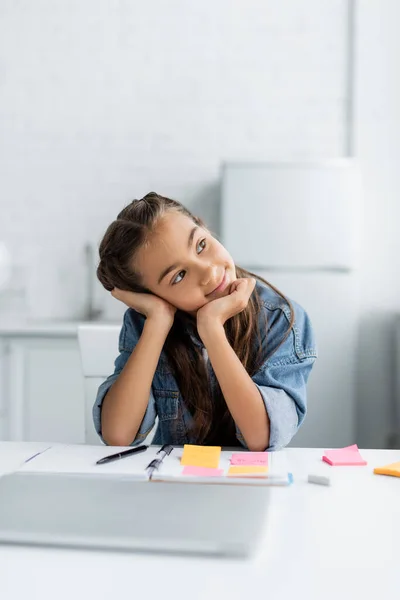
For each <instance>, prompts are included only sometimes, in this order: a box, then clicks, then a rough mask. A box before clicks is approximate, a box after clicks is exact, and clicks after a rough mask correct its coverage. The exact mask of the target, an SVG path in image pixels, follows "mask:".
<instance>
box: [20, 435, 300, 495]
mask: <svg viewBox="0 0 400 600" xmlns="http://www.w3.org/2000/svg"><path fill="white" fill-rule="evenodd" d="M129 449H130V448H129V447H107V446H88V445H58V446H54V447H52V448H49V449H48V450H46V451H45V452H43V453H41V454H39V455H38V456H36V457H35V458H33V459H32V460H30V461H29V462H28V463H24V464H23V465H21V466H20V468H19V469H18V471H19V472H23V473H65V474H81V475H94V476H99V475H100V476H103V475H104V476H111V477H113V476H114V477H119V478H121V477H124V478H125V477H127V478H129V479H132V480H137V481H150V480H151V481H154V482H156V481H179V482H180V483H182V482H187V483H219V484H220V483H225V484H231V485H240V484H245V485H289V484H290V483H291V482H292V477H291V474H290V473H289V472H288V469H287V467H286V463H285V460H284V456H283V455H282V453H280V452H274V453H267V454H268V471H267V473H266V474H265V475H263V476H260V475H259V474H258V475H256V476H254V477H253V476H251V475H250V476H249V475H246V476H243V477H238V476H236V477H230V476H228V470H229V468H230V466H231V458H232V454H235V455H238V454H243V456H245V455H246V454H247V453H246V452H245V451H244V452H241V451H240V449H235V450H224V451H222V452H221V455H220V460H219V465H218V469H219V470H220V471H222V473H220V474H219V475H218V476H204V475H202V476H198V475H186V474H184V467H183V466H182V464H181V457H182V454H183V448H182V447H174V448H173V449H172V451H171V453H170V454H169V455H165V454H164V453H163V452H161V453H160V447H159V446H148V448H147V450H146V451H145V452H141V453H138V454H132V455H131V456H127V457H124V458H122V459H120V460H116V461H113V462H110V463H106V464H101V465H97V464H96V461H98V460H99V459H101V458H104V457H105V456H109V455H111V454H115V453H117V452H122V451H124V450H129ZM160 458H161V459H160ZM154 460H156V461H157V463H158V465H157V468H156V469H155V470H152V469H148V467H149V465H150V463H151V462H152V461H154Z"/></svg>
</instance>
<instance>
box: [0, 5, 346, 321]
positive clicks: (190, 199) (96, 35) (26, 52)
mask: <svg viewBox="0 0 400 600" xmlns="http://www.w3.org/2000/svg"><path fill="white" fill-rule="evenodd" d="M0 11H1V18H0V65H1V66H0V132H1V137H0V202H1V204H0V239H1V240H4V241H5V242H6V243H7V244H8V245H9V247H10V250H11V252H12V254H13V257H14V261H15V265H16V267H18V268H16V269H15V274H14V282H13V284H14V286H17V287H18V286H20V287H21V289H22V290H23V289H24V288H27V300H28V301H29V304H28V306H29V310H30V312H31V314H32V315H35V314H36V315H43V314H44V315H47V316H49V317H51V316H65V317H72V316H74V315H79V312H80V311H81V309H82V306H83V282H84V270H83V245H84V243H85V241H87V240H91V241H92V242H97V241H98V240H99V238H100V236H101V234H102V232H103V230H104V229H105V227H106V226H107V224H108V223H109V222H110V221H111V220H112V219H113V218H114V216H115V215H116V214H117V212H118V211H119V210H120V208H121V207H122V206H123V205H124V204H125V203H127V202H128V201H129V200H131V199H133V198H134V197H139V196H141V195H143V194H144V193H146V192H148V191H150V190H156V191H159V192H160V193H163V194H167V195H168V194H169V195H171V196H173V197H176V198H178V199H180V200H182V201H183V202H185V203H187V204H188V206H189V207H191V208H193V209H194V210H195V211H196V212H198V213H199V214H200V215H201V216H203V217H204V218H205V219H206V220H207V221H208V222H209V224H210V225H211V227H212V228H214V229H215V230H218V228H219V222H218V210H219V209H218V200H219V187H218V185H219V182H218V179H219V167H220V163H221V161H222V160H224V159H228V158H238V159H239V158H240V159H250V158H255V157H256V158H258V159H260V158H261V159H262V158H279V157H286V158H288V157H301V158H308V157H309V158H311V157H324V156H329V157H331V156H338V155H342V154H343V153H344V148H345V135H346V131H345V127H346V123H345V105H346V100H347V98H346V51H347V48H346V43H347V40H346V31H347V29H346V27H347V22H346V20H347V3H346V2H345V0H331V1H330V2H329V3H327V2H319V1H318V0H303V1H302V2H298V0H288V1H286V2H278V1H275V2H273V1H272V0H269V1H266V0H246V1H245V0H241V1H239V0H236V1H229V0H192V1H188V0H168V2H166V1H163V0H152V1H148V2H143V1H139V0H119V1H118V0H108V1H106V0H86V1H84V2H82V0H68V1H66V0H36V1H35V2H31V0H20V1H19V2H15V1H14V0H2V3H1V8H0ZM35 256H36V259H34V257H35ZM35 265H36V266H35ZM29 273H30V274H31V276H30V279H29V278H27V274H29ZM29 280H30V281H33V282H34V284H35V285H34V286H33V287H32V286H31V284H29V285H28V283H27V282H28V281H29ZM96 293H97V296H98V300H99V302H101V303H103V304H104V307H105V309H106V314H107V315H108V316H109V317H113V316H115V315H119V314H120V311H119V308H118V307H117V306H116V303H115V302H114V301H112V299H111V301H110V300H109V299H108V298H106V296H107V295H106V294H105V293H103V292H102V290H101V288H100V286H98V287H97V290H96ZM0 297H1V294H0ZM4 297H5V296H4V293H3V304H1V303H0V309H1V307H3V311H4V310H5V309H6V304H7V302H5V301H4ZM9 297H10V296H9Z"/></svg>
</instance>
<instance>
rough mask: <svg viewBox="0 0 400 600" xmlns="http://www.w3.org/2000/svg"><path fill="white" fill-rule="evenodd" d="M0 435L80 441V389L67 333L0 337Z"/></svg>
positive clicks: (74, 343)
mask: <svg viewBox="0 0 400 600" xmlns="http://www.w3.org/2000/svg"><path fill="white" fill-rule="evenodd" d="M0 356H1V363H0V366H1V379H0V384H1V386H0V427H1V429H0V439H1V438H2V439H9V440H22V441H48V442H62V443H82V442H83V441H84V390H83V377H82V368H81V362H80V355H79V347H78V339H77V335H76V333H75V332H74V333H73V334H72V335H69V336H65V335H60V336H58V337H57V335H56V334H55V333H54V332H52V333H51V334H48V335H46V334H45V335H43V334H38V335H32V334H28V333H27V335H23V334H22V335H21V334H19V335H8V334H6V335H4V334H2V335H1V336H0Z"/></svg>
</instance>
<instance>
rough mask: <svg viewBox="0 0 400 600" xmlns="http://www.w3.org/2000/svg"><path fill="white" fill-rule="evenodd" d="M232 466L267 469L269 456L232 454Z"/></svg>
mask: <svg viewBox="0 0 400 600" xmlns="http://www.w3.org/2000/svg"><path fill="white" fill-rule="evenodd" d="M231 465H237V466H239V465H245V466H247V465H251V466H252V467H254V466H263V467H266V466H267V465H268V454H267V453H266V452H238V453H237V454H232V457H231Z"/></svg>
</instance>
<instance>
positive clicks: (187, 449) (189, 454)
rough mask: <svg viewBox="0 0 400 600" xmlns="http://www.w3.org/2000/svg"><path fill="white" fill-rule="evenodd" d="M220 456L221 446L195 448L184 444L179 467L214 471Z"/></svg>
mask: <svg viewBox="0 0 400 600" xmlns="http://www.w3.org/2000/svg"><path fill="white" fill-rule="evenodd" d="M220 455H221V446H195V445H193V444H185V445H184V446H183V454H182V458H181V465H184V466H186V465H189V466H191V467H208V468H209V469H216V468H217V467H218V465H219V458H220Z"/></svg>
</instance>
